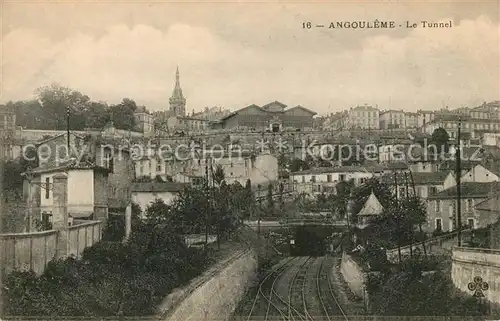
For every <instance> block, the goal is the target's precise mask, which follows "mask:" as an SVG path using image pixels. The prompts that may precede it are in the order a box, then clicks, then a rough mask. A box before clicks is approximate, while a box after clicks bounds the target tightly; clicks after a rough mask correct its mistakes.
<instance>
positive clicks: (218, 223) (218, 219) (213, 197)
mask: <svg viewBox="0 0 500 321" xmlns="http://www.w3.org/2000/svg"><path fill="white" fill-rule="evenodd" d="M210 173H211V174H212V186H211V190H212V200H214V199H215V195H214V188H215V180H214V167H213V166H212V163H210ZM219 190H220V186H219ZM216 214H217V216H216V217H217V220H216V224H217V225H216V227H215V228H216V230H217V248H218V249H219V250H220V213H217V212H216Z"/></svg>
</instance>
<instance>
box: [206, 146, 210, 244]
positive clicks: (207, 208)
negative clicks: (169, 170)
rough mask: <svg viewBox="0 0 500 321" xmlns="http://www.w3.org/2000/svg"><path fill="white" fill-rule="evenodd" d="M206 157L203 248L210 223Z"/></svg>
mask: <svg viewBox="0 0 500 321" xmlns="http://www.w3.org/2000/svg"><path fill="white" fill-rule="evenodd" d="M208 188H209V185H208V158H207V157H206V156H205V194H206V197H207V207H206V210H205V249H207V247H208V227H209V225H210V222H209V217H210V215H209V212H210V206H211V205H210V197H208Z"/></svg>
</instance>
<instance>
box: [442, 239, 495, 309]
mask: <svg viewBox="0 0 500 321" xmlns="http://www.w3.org/2000/svg"><path fill="white" fill-rule="evenodd" d="M475 277H481V278H482V280H483V281H484V282H486V283H488V286H489V288H488V290H486V291H483V293H484V296H485V298H486V299H487V300H489V301H491V302H494V303H497V304H500V250H492V249H477V248H465V247H456V248H454V249H453V255H452V267H451V278H452V280H453V284H454V285H455V286H456V287H457V288H458V289H459V290H461V291H463V292H465V293H468V294H470V295H472V294H474V292H473V291H471V290H469V289H468V284H469V283H470V282H473V281H474V278H475Z"/></svg>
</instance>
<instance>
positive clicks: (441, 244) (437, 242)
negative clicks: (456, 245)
mask: <svg viewBox="0 0 500 321" xmlns="http://www.w3.org/2000/svg"><path fill="white" fill-rule="evenodd" d="M461 233H462V237H466V236H469V235H470V234H471V230H470V229H466V230H462V231H461ZM457 237H458V231H454V232H451V233H447V234H445V235H441V236H437V237H433V238H430V239H428V240H425V241H422V242H418V243H415V244H409V245H405V246H402V247H401V254H402V255H407V254H409V253H410V252H411V251H412V250H416V249H418V251H420V252H421V253H423V247H424V245H425V247H426V251H427V253H442V252H447V253H448V252H449V253H448V254H450V255H451V248H452V245H451V244H447V242H448V241H450V240H454V239H456V238H457ZM386 253H387V258H388V259H389V261H394V260H396V259H397V257H398V249H397V248H395V249H390V250H387V251H386Z"/></svg>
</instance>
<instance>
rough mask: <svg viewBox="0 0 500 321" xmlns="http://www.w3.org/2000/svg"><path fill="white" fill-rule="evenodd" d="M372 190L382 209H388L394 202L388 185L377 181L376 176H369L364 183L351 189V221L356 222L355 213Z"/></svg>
mask: <svg viewBox="0 0 500 321" xmlns="http://www.w3.org/2000/svg"><path fill="white" fill-rule="evenodd" d="M372 192H373V194H375V196H376V197H377V199H378V200H379V202H380V204H381V205H382V207H383V208H384V209H388V208H390V207H391V205H393V204H394V195H393V194H392V192H391V190H390V188H389V186H388V185H387V184H384V183H383V182H381V181H379V180H378V179H377V178H371V179H369V180H367V181H366V183H365V184H363V185H361V186H358V187H356V188H353V189H352V196H351V200H352V201H353V203H352V214H353V215H351V217H350V219H351V222H352V223H356V222H357V213H358V212H359V211H360V210H361V209H362V208H363V206H364V205H365V202H366V200H367V199H368V197H369V196H370V194H371V193H372Z"/></svg>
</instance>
